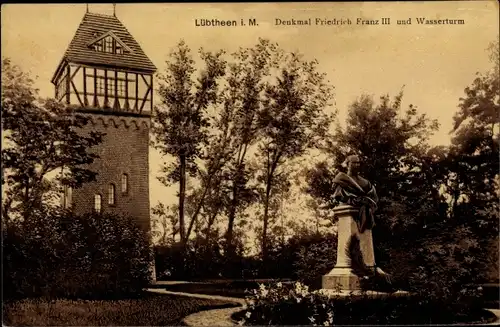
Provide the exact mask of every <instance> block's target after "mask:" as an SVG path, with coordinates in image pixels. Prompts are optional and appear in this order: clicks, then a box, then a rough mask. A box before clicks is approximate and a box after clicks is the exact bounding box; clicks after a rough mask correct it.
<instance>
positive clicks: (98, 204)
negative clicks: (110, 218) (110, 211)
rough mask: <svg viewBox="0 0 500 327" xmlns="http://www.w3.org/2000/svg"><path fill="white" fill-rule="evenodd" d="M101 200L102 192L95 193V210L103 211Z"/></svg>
mask: <svg viewBox="0 0 500 327" xmlns="http://www.w3.org/2000/svg"><path fill="white" fill-rule="evenodd" d="M101 200H102V198H101V195H100V194H96V195H94V211H95V212H97V213H101Z"/></svg>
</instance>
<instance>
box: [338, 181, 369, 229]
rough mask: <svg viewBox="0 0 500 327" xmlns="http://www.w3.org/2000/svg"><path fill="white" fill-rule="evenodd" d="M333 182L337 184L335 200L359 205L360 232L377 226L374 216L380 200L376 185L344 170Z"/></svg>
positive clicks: (358, 222) (358, 221) (357, 221)
mask: <svg viewBox="0 0 500 327" xmlns="http://www.w3.org/2000/svg"><path fill="white" fill-rule="evenodd" d="M333 182H334V184H335V192H334V194H333V198H334V200H336V201H339V202H341V203H344V204H349V205H352V206H354V207H359V214H358V217H356V218H357V219H356V223H357V225H358V230H359V232H360V233H363V232H364V231H365V230H367V229H372V228H373V227H374V226H375V220H374V217H373V216H374V212H375V210H376V209H377V202H378V196H377V193H376V191H375V187H374V186H373V185H372V184H371V183H370V182H369V181H367V180H366V179H364V178H362V177H357V178H356V180H355V179H354V178H353V177H351V176H349V175H347V174H346V173H342V172H341V173H338V174H337V176H336V177H335V180H334V181H333Z"/></svg>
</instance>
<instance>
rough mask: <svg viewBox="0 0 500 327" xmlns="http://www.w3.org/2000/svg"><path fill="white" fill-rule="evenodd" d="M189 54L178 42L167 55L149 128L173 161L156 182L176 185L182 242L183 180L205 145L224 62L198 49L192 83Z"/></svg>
mask: <svg viewBox="0 0 500 327" xmlns="http://www.w3.org/2000/svg"><path fill="white" fill-rule="evenodd" d="M190 52H191V50H190V49H189V47H188V46H187V45H186V44H185V42H184V41H180V42H179V44H178V46H177V48H176V49H175V50H174V51H172V52H171V54H170V61H168V62H167V69H166V71H165V73H164V74H160V75H159V76H158V77H159V80H160V82H159V94H160V97H161V104H160V105H158V106H156V107H155V109H154V115H153V128H152V131H153V133H154V137H155V140H154V146H155V148H156V149H157V150H159V151H160V153H161V154H162V155H170V156H173V157H174V158H175V159H176V162H175V163H173V164H171V165H165V166H164V167H163V169H162V172H163V173H164V174H165V175H163V176H161V177H160V178H159V180H160V181H161V182H163V183H164V184H166V185H169V184H170V183H172V182H179V194H178V197H179V233H180V237H181V241H182V242H184V243H185V242H186V240H187V237H186V231H185V222H184V214H185V212H184V201H185V197H186V179H187V176H188V174H189V175H191V176H194V175H195V174H196V173H197V170H198V167H197V164H196V159H197V158H199V156H200V152H201V146H202V145H203V144H204V142H206V128H207V127H208V121H207V119H206V117H205V115H204V111H206V110H207V108H208V106H209V105H210V104H211V103H214V102H215V101H216V100H217V98H216V95H217V79H218V78H219V77H220V76H222V75H223V74H224V69H225V68H224V62H223V61H221V60H220V59H219V58H220V56H221V55H222V52H219V53H216V54H212V53H207V52H204V51H203V50H200V55H201V57H202V59H203V60H204V62H205V68H204V70H203V71H202V72H201V74H200V77H199V78H198V79H197V82H196V83H195V81H194V80H193V78H194V76H193V74H194V72H195V62H194V60H193V59H192V56H191V54H190Z"/></svg>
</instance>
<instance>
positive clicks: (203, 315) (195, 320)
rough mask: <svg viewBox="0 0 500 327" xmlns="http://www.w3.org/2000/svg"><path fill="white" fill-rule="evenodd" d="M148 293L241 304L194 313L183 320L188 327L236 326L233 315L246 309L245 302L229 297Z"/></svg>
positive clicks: (179, 293) (164, 291)
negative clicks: (232, 318)
mask: <svg viewBox="0 0 500 327" xmlns="http://www.w3.org/2000/svg"><path fill="white" fill-rule="evenodd" d="M147 291H148V292H152V293H157V294H169V295H178V296H186V297H193V298H198V299H211V300H220V301H228V302H233V303H236V304H239V306H237V307H233V308H223V309H213V310H205V311H200V312H196V313H193V314H191V315H189V316H187V317H185V318H184V319H183V322H184V323H185V324H186V325H187V326H193V327H194V326H196V327H204V326H221V327H226V326H234V325H235V324H234V322H233V321H232V320H231V315H232V314H233V313H235V312H237V311H240V310H242V309H243V308H244V305H245V300H244V299H240V298H235V297H228V296H219V295H207V294H194V293H184V292H172V291H167V290H164V289H154V288H149V289H147Z"/></svg>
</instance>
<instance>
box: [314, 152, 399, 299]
mask: <svg viewBox="0 0 500 327" xmlns="http://www.w3.org/2000/svg"><path fill="white" fill-rule="evenodd" d="M360 164H361V162H360V158H359V157H358V156H356V155H351V156H349V157H347V159H346V160H345V161H344V163H343V164H342V165H343V166H344V167H346V168H347V173H338V174H337V176H336V177H335V179H334V181H333V184H334V194H333V199H334V202H335V204H336V206H335V207H334V208H333V212H334V214H335V216H336V217H338V225H337V230H338V235H337V262H336V264H335V267H334V268H333V270H331V271H330V272H329V273H328V274H326V275H323V277H322V288H323V289H335V288H337V287H340V289H341V290H346V291H352V290H359V289H360V288H362V287H364V288H366V287H371V288H373V287H378V286H376V285H379V284H380V282H379V281H381V280H383V282H384V283H385V285H390V283H391V281H390V275H388V274H386V273H385V272H384V271H383V270H382V269H380V268H379V267H377V265H376V263H375V254H374V251H373V238H372V228H373V227H374V226H375V220H374V212H375V210H377V202H378V196H377V192H376V191H375V187H374V186H373V185H372V184H371V183H370V182H369V181H368V180H366V179H364V178H363V177H361V176H359V171H360ZM380 277H381V278H380ZM362 284H363V285H362ZM370 285H371V286H370ZM380 285H384V284H380Z"/></svg>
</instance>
